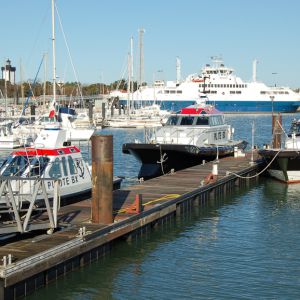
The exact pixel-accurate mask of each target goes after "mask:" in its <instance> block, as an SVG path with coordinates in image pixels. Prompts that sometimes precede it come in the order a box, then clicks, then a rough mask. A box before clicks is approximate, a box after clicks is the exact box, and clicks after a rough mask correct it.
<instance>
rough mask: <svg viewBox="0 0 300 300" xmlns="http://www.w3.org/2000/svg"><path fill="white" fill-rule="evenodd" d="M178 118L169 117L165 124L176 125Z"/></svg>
mask: <svg viewBox="0 0 300 300" xmlns="http://www.w3.org/2000/svg"><path fill="white" fill-rule="evenodd" d="M178 119H179V118H178V116H170V117H169V119H168V120H167V122H166V125H176V124H177V122H178Z"/></svg>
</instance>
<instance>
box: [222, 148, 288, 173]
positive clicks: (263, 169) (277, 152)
mask: <svg viewBox="0 0 300 300" xmlns="http://www.w3.org/2000/svg"><path fill="white" fill-rule="evenodd" d="M281 151H282V149H280V150H278V152H277V153H276V155H275V156H274V157H273V158H272V160H271V161H270V162H269V164H268V165H267V166H266V167H265V168H264V169H263V170H262V171H260V172H259V173H257V174H255V175H253V176H241V175H239V174H236V173H234V172H230V171H227V173H228V174H232V175H235V176H236V177H238V178H242V179H251V178H255V177H258V176H259V175H260V174H262V173H263V172H265V171H266V170H267V169H268V168H269V167H270V165H271V164H272V163H273V161H274V160H275V158H276V157H277V156H278V154H279V153H280V152H281Z"/></svg>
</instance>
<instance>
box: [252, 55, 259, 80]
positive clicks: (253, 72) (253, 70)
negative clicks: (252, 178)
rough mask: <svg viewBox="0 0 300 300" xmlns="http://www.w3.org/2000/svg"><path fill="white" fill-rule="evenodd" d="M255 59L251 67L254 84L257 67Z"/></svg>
mask: <svg viewBox="0 0 300 300" xmlns="http://www.w3.org/2000/svg"><path fill="white" fill-rule="evenodd" d="M257 62H258V61H257V59H254V61H253V66H252V81H253V82H256V66H257Z"/></svg>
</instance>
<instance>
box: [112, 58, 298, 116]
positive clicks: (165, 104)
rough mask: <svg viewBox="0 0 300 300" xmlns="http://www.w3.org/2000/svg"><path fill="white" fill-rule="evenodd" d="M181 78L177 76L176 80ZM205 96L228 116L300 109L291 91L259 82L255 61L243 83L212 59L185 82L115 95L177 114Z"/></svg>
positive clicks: (296, 96)
mask: <svg viewBox="0 0 300 300" xmlns="http://www.w3.org/2000/svg"><path fill="white" fill-rule="evenodd" d="M177 77H178V76H177ZM203 94H206V96H207V98H208V99H209V104H213V105H214V106H215V107H216V108H217V109H219V110H220V111H222V112H225V113H226V112H227V113H270V112H272V111H273V112H282V113H290V112H296V111H297V109H298V107H299V106H300V94H299V93H296V92H294V91H293V90H292V89H291V88H288V87H277V86H272V87H271V86H267V85H266V84H264V83H262V82H259V81H257V80H256V61H254V62H253V78H252V81H250V82H245V81H243V80H242V79H241V78H240V77H238V76H236V75H235V72H234V69H232V68H229V67H227V66H225V65H224V63H223V61H222V59H220V58H215V57H214V58H213V59H212V64H211V65H210V64H206V65H205V66H204V67H203V68H202V70H201V73H200V74H191V75H189V76H188V77H187V78H186V79H184V80H180V79H178V78H177V80H176V81H167V82H164V81H160V80H157V81H155V82H154V84H153V86H143V87H140V88H139V89H138V90H137V91H135V92H134V93H132V94H131V95H129V97H128V95H127V93H120V92H112V96H118V97H119V99H120V101H121V103H123V104H126V103H128V100H129V101H130V100H131V101H133V103H135V105H147V104H150V103H153V102H156V103H160V104H161V107H162V108H163V109H167V110H172V111H178V110H180V109H181V108H183V107H186V106H188V105H191V104H193V103H195V102H196V101H199V98H200V97H201V95H203Z"/></svg>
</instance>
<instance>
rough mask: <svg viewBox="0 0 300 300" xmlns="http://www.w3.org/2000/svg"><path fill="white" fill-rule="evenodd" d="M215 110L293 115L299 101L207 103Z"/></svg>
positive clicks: (299, 103)
mask: <svg viewBox="0 0 300 300" xmlns="http://www.w3.org/2000/svg"><path fill="white" fill-rule="evenodd" d="M209 103H210V104H214V105H215V107H216V108H217V109H219V110H220V111H222V112H227V113H271V112H275V113H279V112H280V113H294V112H296V111H297V109H298V107H299V106H300V101H274V103H273V104H272V102H271V101H254V100H253V101H209Z"/></svg>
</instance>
